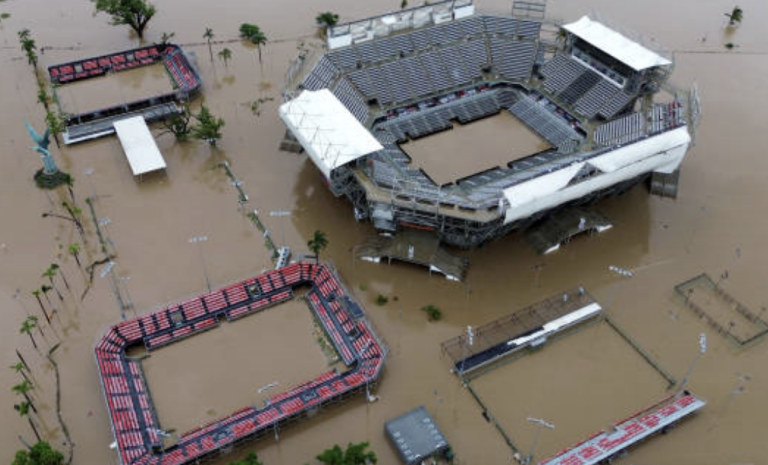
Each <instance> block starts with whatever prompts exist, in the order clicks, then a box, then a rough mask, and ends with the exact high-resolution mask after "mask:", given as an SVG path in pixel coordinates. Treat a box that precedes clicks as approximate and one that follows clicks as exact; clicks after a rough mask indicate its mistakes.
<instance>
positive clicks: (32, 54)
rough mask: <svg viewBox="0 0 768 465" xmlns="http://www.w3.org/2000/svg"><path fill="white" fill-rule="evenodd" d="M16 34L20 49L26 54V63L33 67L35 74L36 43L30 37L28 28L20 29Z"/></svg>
mask: <svg viewBox="0 0 768 465" xmlns="http://www.w3.org/2000/svg"><path fill="white" fill-rule="evenodd" d="M18 35H19V44H20V45H21V50H22V51H23V52H24V53H25V54H26V55H27V63H29V64H30V65H31V66H32V67H33V68H34V69H35V75H37V44H36V43H35V40H34V39H33V38H32V33H31V32H30V31H29V29H22V30H21V31H19V32H18Z"/></svg>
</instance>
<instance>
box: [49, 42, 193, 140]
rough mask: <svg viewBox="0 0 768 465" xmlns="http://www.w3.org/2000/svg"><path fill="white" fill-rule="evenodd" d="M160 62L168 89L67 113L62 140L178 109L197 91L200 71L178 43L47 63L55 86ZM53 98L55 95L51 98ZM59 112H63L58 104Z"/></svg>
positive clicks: (155, 118)
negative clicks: (164, 71) (91, 108)
mask: <svg viewBox="0 0 768 465" xmlns="http://www.w3.org/2000/svg"><path fill="white" fill-rule="evenodd" d="M156 63H162V64H163V65H164V66H165V69H166V70H167V72H168V75H169V77H170V79H171V81H172V83H173V86H174V90H173V91H172V92H169V93H163V94H160V95H152V96H148V97H146V98H143V99H140V100H136V101H132V102H125V103H122V104H120V105H116V106H112V107H109V108H99V109H95V110H92V111H87V112H85V113H79V114H73V115H67V116H66V121H65V126H66V131H65V132H64V142H65V143H67V144H74V143H77V142H83V141H86V140H91V139H95V138H98V137H103V136H106V135H110V134H114V132H115V128H114V127H113V124H114V122H115V121H119V120H121V119H125V118H130V117H136V116H143V117H144V119H145V120H146V121H147V122H153V121H158V120H162V119H165V118H167V117H169V116H170V115H172V114H175V113H179V112H180V111H181V107H180V104H181V103H183V102H187V101H189V99H190V98H191V97H192V96H193V95H194V94H195V93H197V92H198V91H199V89H200V86H201V84H202V81H201V79H200V75H199V73H198V72H197V70H195V68H194V66H192V64H191V62H190V61H189V59H188V58H187V56H186V55H185V54H184V51H183V50H182V49H181V47H179V46H178V45H174V44H157V45H150V46H146V47H140V48H136V49H132V50H125V51H122V52H115V53H110V54H108V55H102V56H97V57H91V58H85V59H81V60H77V61H73V62H69V63H63V64H59V65H53V66H50V67H48V76H49V78H50V80H51V83H52V84H54V87H53V88H54V93H55V92H56V87H57V86H58V87H60V86H64V85H67V84H71V83H73V82H78V81H83V80H86V79H91V78H97V77H103V76H107V75H109V74H110V73H119V72H121V71H126V70H130V69H136V68H140V67H142V66H149V65H153V64H156ZM55 100H56V101H57V102H58V101H59V99H58V98H56V99H55ZM59 110H60V112H61V113H62V114H65V112H64V111H63V110H62V108H59Z"/></svg>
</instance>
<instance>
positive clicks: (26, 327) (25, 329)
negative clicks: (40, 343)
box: [19, 317, 37, 349]
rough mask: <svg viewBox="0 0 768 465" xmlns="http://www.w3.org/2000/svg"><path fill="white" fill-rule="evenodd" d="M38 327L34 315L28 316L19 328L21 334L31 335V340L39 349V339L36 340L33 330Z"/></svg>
mask: <svg viewBox="0 0 768 465" xmlns="http://www.w3.org/2000/svg"><path fill="white" fill-rule="evenodd" d="M36 327H37V321H36V320H33V319H32V317H27V319H26V320H24V321H23V322H22V323H21V328H20V329H19V334H26V335H27V336H29V340H30V341H32V345H33V346H34V347H35V349H37V341H35V336H33V335H32V332H33V331H34V330H35V328H36Z"/></svg>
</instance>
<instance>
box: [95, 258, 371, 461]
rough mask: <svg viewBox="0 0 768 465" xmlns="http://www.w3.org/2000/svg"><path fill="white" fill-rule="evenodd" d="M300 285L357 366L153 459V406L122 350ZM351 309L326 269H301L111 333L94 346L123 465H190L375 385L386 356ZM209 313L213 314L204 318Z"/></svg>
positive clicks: (192, 434)
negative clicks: (177, 324)
mask: <svg viewBox="0 0 768 465" xmlns="http://www.w3.org/2000/svg"><path fill="white" fill-rule="evenodd" d="M305 282H311V283H313V288H312V291H310V296H311V298H312V301H313V306H315V307H316V308H321V309H322V310H323V311H324V312H325V316H326V318H325V319H324V320H323V321H322V324H323V325H324V327H326V330H328V329H331V328H332V329H333V330H334V331H336V332H337V336H338V339H339V341H341V343H342V346H343V349H342V350H343V351H344V352H342V353H346V357H347V358H348V359H349V360H350V363H349V364H350V365H352V364H356V365H355V366H354V368H353V369H352V370H350V371H348V372H346V373H343V374H340V373H338V372H336V371H335V370H334V371H329V372H326V373H323V374H322V375H320V376H318V377H317V378H315V379H313V380H311V381H309V382H306V383H303V384H301V385H299V386H296V387H294V388H292V389H290V390H288V391H286V392H284V393H281V394H278V395H276V396H273V397H272V398H270V399H269V401H268V403H267V405H266V406H265V407H264V408H263V409H256V408H254V407H246V408H244V409H241V410H239V411H237V412H235V413H233V414H231V415H229V416H227V417H225V418H222V419H219V420H215V421H213V422H211V423H209V424H207V425H203V426H201V427H200V428H196V429H195V430H192V431H189V432H186V433H184V434H182V435H181V437H180V438H179V441H178V443H177V444H176V445H175V446H174V447H172V448H171V449H168V450H166V451H163V452H154V449H153V448H154V447H155V446H157V447H158V449H159V448H160V447H161V440H160V438H159V437H158V434H157V431H158V428H159V427H158V425H157V421H156V419H155V412H154V407H153V406H152V404H151V401H150V399H149V396H148V393H147V392H146V384H145V381H144V379H143V374H142V372H141V368H140V366H139V363H138V362H137V361H133V360H129V359H127V358H126V357H125V349H126V347H127V346H128V345H129V344H132V343H135V342H137V341H140V340H141V339H142V338H145V337H150V336H152V335H153V334H154V333H153V331H161V330H163V328H166V327H171V325H172V324H173V322H174V320H175V321H182V322H186V319H187V318H191V319H192V321H200V318H205V319H206V320H207V319H208V318H211V317H215V316H217V315H218V314H222V312H224V313H225V314H226V312H229V311H231V310H232V309H235V308H238V306H240V307H242V306H247V305H249V304H252V303H254V302H258V300H257V299H261V298H264V297H265V296H267V295H270V294H272V295H278V294H286V295H287V294H289V293H292V288H293V287H294V286H297V285H301V284H303V283H305ZM266 289H269V290H268V291H267V290H266ZM350 302H351V300H350V296H349V295H348V293H347V292H346V291H345V289H344V287H343V286H342V285H341V283H340V282H339V281H338V278H337V276H336V275H335V273H333V272H332V271H331V270H330V269H329V268H328V267H327V266H326V265H322V264H312V263H307V262H300V263H294V264H290V265H288V266H285V267H283V268H281V269H279V270H275V271H271V272H268V273H265V274H263V275H260V276H259V277H257V278H254V279H250V280H246V281H243V282H240V283H237V284H234V285H232V286H228V287H226V288H224V289H220V290H217V291H214V292H212V293H208V294H205V295H203V296H201V297H199V298H196V299H191V300H189V301H187V302H184V303H182V304H179V305H175V306H171V307H170V308H166V309H164V310H161V311H160V312H157V313H154V314H150V315H144V316H142V317H140V318H137V319H135V320H131V321H128V322H124V323H120V324H118V325H116V326H115V327H113V328H111V329H110V330H109V331H108V332H107V333H106V334H105V336H104V337H103V338H102V340H101V341H100V342H99V343H98V345H97V347H96V357H97V361H98V363H99V373H100V378H101V380H102V385H103V390H104V393H105V396H106V399H107V405H108V407H109V411H110V417H111V421H112V424H113V428H114V430H115V435H116V439H117V441H118V449H119V452H120V454H121V459H122V463H124V464H126V465H127V464H131V465H134V464H175V465H182V464H191V463H196V460H198V459H200V458H202V457H203V456H205V455H208V454H210V453H212V452H214V451H215V450H216V449H219V448H221V447H227V446H229V445H230V444H232V443H233V442H234V441H236V440H238V439H243V438H246V437H253V436H255V435H257V434H258V433H259V432H260V431H263V430H264V429H266V428H271V427H272V426H273V425H275V424H276V423H278V422H280V421H283V420H285V419H288V418H291V417H295V416H297V415H301V414H303V412H304V411H305V410H306V409H307V408H310V407H313V406H315V405H317V404H320V403H324V402H327V401H331V400H333V399H334V398H335V397H337V396H340V395H343V394H345V393H347V392H349V391H351V390H353V389H357V388H359V387H360V386H362V385H363V384H364V383H367V382H371V381H375V380H376V378H377V377H378V376H379V373H380V371H381V363H382V362H383V358H384V353H383V350H382V348H381V347H380V346H379V345H378V342H377V341H376V339H375V338H374V337H373V336H372V333H371V332H370V329H369V328H368V327H367V325H366V323H364V321H362V320H359V319H353V318H352V316H351V314H350V313H352V314H354V313H355V312H356V311H357V310H355V311H352V312H348V311H347V309H349V308H350V307H349V305H350ZM209 307H210V308H217V309H218V310H215V311H213V312H209ZM169 310H170V311H171V312H173V313H169ZM360 316H361V317H362V315H360ZM148 332H149V333H148Z"/></svg>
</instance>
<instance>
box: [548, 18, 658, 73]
mask: <svg viewBox="0 0 768 465" xmlns="http://www.w3.org/2000/svg"><path fill="white" fill-rule="evenodd" d="M563 29H565V30H566V31H568V32H570V33H571V34H573V35H575V36H578V37H580V38H581V39H584V40H585V41H587V42H589V43H590V44H592V45H593V46H595V47H597V48H598V49H600V50H602V51H603V52H605V53H607V54H608V55H610V56H612V57H614V58H616V59H617V60H619V61H621V62H622V63H624V64H625V65H627V66H629V67H631V68H632V69H634V70H635V71H642V70H644V69H648V68H654V67H657V66H668V65H671V64H672V62H671V61H669V60H667V59H666V58H664V57H662V56H661V55H659V54H657V53H656V52H653V51H651V50H649V49H647V48H645V47H643V46H642V45H640V44H638V43H637V42H635V41H633V40H630V39H628V38H627V37H625V36H623V35H622V34H620V33H618V32H616V31H614V30H613V29H610V28H608V27H606V26H604V25H603V24H601V23H599V22H597V21H593V20H592V19H590V18H589V16H582V17H581V19H579V20H578V21H576V22H573V23H570V24H566V25H565V26H563Z"/></svg>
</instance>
